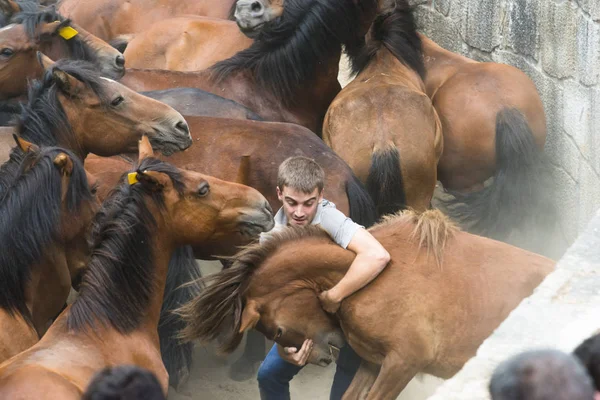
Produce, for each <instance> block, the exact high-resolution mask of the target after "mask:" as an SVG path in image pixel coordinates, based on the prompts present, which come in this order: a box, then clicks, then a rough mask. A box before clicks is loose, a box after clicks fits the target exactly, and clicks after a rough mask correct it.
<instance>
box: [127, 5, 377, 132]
mask: <svg viewBox="0 0 600 400" xmlns="http://www.w3.org/2000/svg"><path fill="white" fill-rule="evenodd" d="M371 2H373V0H365V1H362V2H361V5H357V4H354V2H351V1H348V2H343V3H342V4H338V2H337V1H336V0H310V1H308V2H307V1H305V0H288V1H286V6H285V8H284V9H283V10H282V13H281V15H277V16H273V18H272V19H270V20H268V21H267V20H265V21H263V22H261V23H260V24H259V25H256V26H253V28H252V29H254V30H256V32H255V35H254V34H252V35H253V36H255V40H254V42H253V43H252V45H251V46H250V47H249V48H247V49H245V50H242V51H240V52H239V53H237V54H236V55H235V56H233V57H231V58H229V59H227V60H223V61H220V62H219V63H217V64H215V65H214V66H213V67H211V68H210V69H208V70H204V71H202V72H195V73H189V74H188V75H177V74H176V73H166V72H155V71H152V70H150V71H140V70H133V71H130V70H128V71H127V74H126V75H125V77H124V79H123V83H125V84H126V85H127V86H129V87H131V88H133V89H135V90H138V91H142V90H158V89H168V88H172V87H175V86H184V87H195V88H199V89H203V90H207V91H210V92H213V93H215V94H218V95H219V96H223V97H225V98H228V99H231V100H235V101H236V102H238V103H240V104H242V105H244V106H246V107H248V108H250V109H251V110H253V111H254V112H256V113H257V114H258V115H260V116H261V117H262V118H264V119H265V120H269V121H279V122H292V123H296V124H298V125H302V126H305V127H307V128H308V129H310V130H312V131H313V132H315V133H317V134H320V132H321V129H322V126H323V118H324V117H325V113H326V112H327V108H328V107H329V105H330V104H331V101H332V100H333V98H334V97H335V96H336V95H337V93H338V92H339V91H340V84H339V82H338V80H337V74H338V70H339V66H338V64H339V60H340V54H341V45H342V44H344V43H346V42H348V41H353V40H355V37H356V35H357V33H356V27H357V26H360V24H361V21H362V18H363V16H362V14H361V10H362V3H371ZM238 24H240V21H238ZM245 32H246V33H250V32H251V30H249V29H246V30H245ZM307 32H309V34H308V33H307ZM177 80H179V83H182V82H183V81H185V84H183V85H182V84H178V83H177V82H176V81H177Z"/></svg>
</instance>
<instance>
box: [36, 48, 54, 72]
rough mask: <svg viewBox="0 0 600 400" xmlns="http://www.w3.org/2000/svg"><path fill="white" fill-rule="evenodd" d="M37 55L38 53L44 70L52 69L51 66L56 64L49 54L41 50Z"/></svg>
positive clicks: (38, 58)
mask: <svg viewBox="0 0 600 400" xmlns="http://www.w3.org/2000/svg"><path fill="white" fill-rule="evenodd" d="M36 55H37V60H38V64H40V66H41V67H42V69H43V70H44V71H46V70H48V69H50V67H52V66H53V65H54V61H53V60H52V59H51V58H50V57H48V56H47V55H45V54H44V53H42V52H41V51H38V52H37V53H36Z"/></svg>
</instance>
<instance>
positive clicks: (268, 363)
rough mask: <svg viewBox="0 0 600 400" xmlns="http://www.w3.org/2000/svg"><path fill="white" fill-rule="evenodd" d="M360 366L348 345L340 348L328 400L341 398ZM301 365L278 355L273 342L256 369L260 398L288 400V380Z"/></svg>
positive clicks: (358, 358)
mask: <svg viewBox="0 0 600 400" xmlns="http://www.w3.org/2000/svg"><path fill="white" fill-rule="evenodd" d="M359 366H360V357H359V356H358V354H356V353H355V352H354V350H352V348H351V347H350V346H348V345H345V346H344V347H342V348H341V349H340V355H339V357H338V360H337V367H336V370H335V376H334V378H333V385H332V386H331V392H330V394H329V399H330V400H339V399H341V398H342V396H343V395H344V393H345V392H346V389H348V386H350V382H352V378H354V374H356V371H358V367H359ZM302 368H303V367H298V366H296V365H293V364H290V363H288V362H287V361H285V360H284V359H282V358H281V357H280V356H279V353H278V352H277V345H276V344H274V345H273V347H272V348H271V350H270V351H269V354H267V357H266V358H265V360H264V361H263V363H262V364H261V366H260V368H259V369H258V378H257V379H258V388H259V390H260V398H261V399H262V400H289V399H290V381H291V380H292V379H293V378H294V376H296V374H297V373H298V372H300V370H301V369H302Z"/></svg>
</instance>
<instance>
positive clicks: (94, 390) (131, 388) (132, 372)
mask: <svg viewBox="0 0 600 400" xmlns="http://www.w3.org/2000/svg"><path fill="white" fill-rule="evenodd" d="M82 400H165V395H164V393H163V391H162V388H161V387H160V384H159V383H158V379H156V377H155V376H154V374H153V373H152V372H150V371H148V370H146V369H143V368H140V367H136V366H132V365H120V366H117V367H107V368H104V369H103V370H102V371H100V372H98V373H97V374H96V375H95V376H94V378H93V379H92V381H91V382H90V384H89V386H88V388H87V390H86V392H85V393H84V394H83V397H82Z"/></svg>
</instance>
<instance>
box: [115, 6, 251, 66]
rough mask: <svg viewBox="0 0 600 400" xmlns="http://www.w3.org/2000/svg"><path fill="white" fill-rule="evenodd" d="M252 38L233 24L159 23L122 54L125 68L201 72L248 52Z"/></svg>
mask: <svg viewBox="0 0 600 400" xmlns="http://www.w3.org/2000/svg"><path fill="white" fill-rule="evenodd" d="M251 44H252V39H250V38H248V37H247V36H246V35H244V34H243V33H242V32H241V31H240V30H239V28H238V27H237V25H236V24H235V22H232V21H226V20H222V19H213V18H206V17H195V16H193V17H192V16H190V17H176V18H170V19H166V20H163V21H159V22H157V23H155V24H153V25H152V27H151V28H149V29H147V30H145V31H143V32H141V33H139V34H137V35H136V36H135V38H134V39H133V40H132V41H130V42H129V43H128V45H127V48H126V50H125V52H124V55H125V58H126V59H127V67H128V68H147V69H166V70H172V71H200V70H203V69H206V68H208V67H211V66H212V65H213V64H215V63H216V62H218V61H222V60H225V59H228V58H230V57H233V56H234V55H235V54H236V53H237V52H239V51H242V50H244V49H247V48H248V47H250V45H251Z"/></svg>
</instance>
